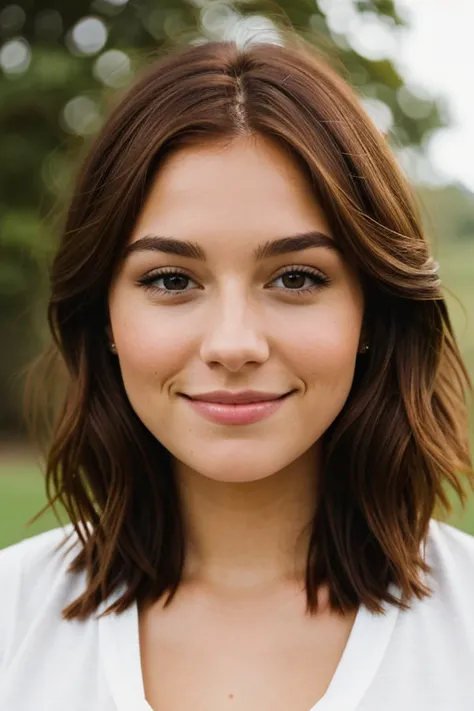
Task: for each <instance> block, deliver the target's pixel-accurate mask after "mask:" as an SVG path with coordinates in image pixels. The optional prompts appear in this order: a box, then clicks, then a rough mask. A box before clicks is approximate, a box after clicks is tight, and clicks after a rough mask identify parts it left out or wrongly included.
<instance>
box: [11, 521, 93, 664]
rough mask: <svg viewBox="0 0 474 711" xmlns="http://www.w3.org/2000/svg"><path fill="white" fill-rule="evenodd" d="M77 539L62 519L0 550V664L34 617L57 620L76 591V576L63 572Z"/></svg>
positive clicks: (77, 581) (70, 525)
mask: <svg viewBox="0 0 474 711" xmlns="http://www.w3.org/2000/svg"><path fill="white" fill-rule="evenodd" d="M79 543H80V542H79V540H78V538H77V536H76V533H75V531H74V527H73V525H72V524H67V525H65V526H61V527H58V528H54V529H52V530H50V531H45V532H44V533H40V534H37V535H35V536H32V537H31V538H26V539H24V540H22V541H20V542H19V543H15V544H13V545H11V546H8V547H7V548H4V549H2V550H0V668H1V667H2V665H3V663H4V662H5V659H6V658H7V657H8V656H9V655H11V654H13V652H14V650H15V648H16V647H17V646H18V645H19V643H20V642H21V640H22V639H23V638H24V637H25V636H26V634H27V632H28V630H29V629H30V628H31V627H32V626H33V625H35V624H36V623H37V621H38V620H40V619H45V618H48V617H49V618H50V619H51V621H53V618H54V619H57V620H58V621H59V620H60V619H61V618H60V610H61V609H62V608H63V607H64V606H65V605H67V603H68V601H69V600H72V599H74V597H75V596H76V595H75V594H77V593H78V592H79V589H80V586H81V585H82V584H83V580H81V576H75V575H73V574H68V571H67V568H68V566H69V564H70V562H71V561H72V560H73V559H74V557H75V556H76V555H77V553H78V552H79V550H80V549H79V547H78V544H79ZM73 596H74V597H73Z"/></svg>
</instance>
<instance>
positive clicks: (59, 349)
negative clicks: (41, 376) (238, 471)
mask: <svg viewBox="0 0 474 711" xmlns="http://www.w3.org/2000/svg"><path fill="white" fill-rule="evenodd" d="M249 134H260V135H263V136H267V137H269V138H271V139H273V140H275V141H278V142H279V144H280V145H281V146H282V147H283V148H284V149H285V150H289V151H290V153H291V154H292V155H293V156H294V157H295V159H296V160H297V161H298V162H299V165H300V166H301V170H303V171H304V172H305V174H306V175H307V178H308V180H309V181H310V184H311V185H312V189H313V190H314V196H315V198H316V199H317V200H318V201H319V203H320V204H321V206H322V208H323V210H324V212H325V215H326V217H327V220H328V223H329V226H330V228H331V230H332V232H333V234H334V235H335V236H336V237H337V240H338V242H339V244H340V245H341V248H342V250H343V253H344V254H345V257H346V258H347V259H348V260H349V261H350V262H351V264H353V265H354V266H355V267H356V268H357V270H358V273H359V274H360V277H361V280H362V284H363V289H364V293H365V302H366V312H365V315H364V326H365V328H367V332H368V334H369V341H370V350H369V351H368V353H367V354H364V355H360V356H358V361H357V364H356V369H355V375H354V381H353V385H352V388H351V391H350V394H349V396H348V398H347V401H346V403H345V405H344V407H343V409H342V411H341V412H340V413H339V415H338V416H337V417H336V419H335V421H334V422H333V423H332V424H331V426H330V427H329V428H328V430H327V431H326V432H325V433H324V436H323V437H324V440H323V442H324V447H323V450H324V461H323V469H322V472H321V478H320V481H319V482H318V487H319V492H320V496H319V500H318V506H317V510H316V511H315V512H314V518H313V521H312V529H311V538H310V544H309V548H308V555H307V564H306V597H307V609H308V610H310V611H311V613H313V612H314V611H316V610H317V596H316V593H317V589H318V586H319V585H320V584H322V583H326V584H327V585H328V588H329V593H330V606H331V609H333V610H334V611H339V612H341V613H345V612H349V611H352V610H354V609H356V608H357V607H358V605H359V604H361V603H362V604H365V605H366V606H367V607H368V608H369V609H370V610H371V611H373V612H376V613H381V612H383V605H382V603H383V602H385V601H386V602H389V603H392V604H395V605H399V606H400V607H401V608H403V609H407V608H408V607H409V602H410V600H411V599H412V598H413V597H414V596H416V597H417V598H418V599H423V598H424V597H425V596H429V595H430V594H432V590H431V589H430V588H429V586H428V585H427V584H426V580H424V574H425V573H429V572H431V568H430V566H429V565H428V563H427V562H426V560H425V558H424V556H423V555H422V543H423V542H424V541H425V540H426V538H427V536H428V533H429V528H430V519H431V518H434V517H435V515H437V514H436V512H437V509H438V507H439V506H441V507H443V508H444V509H445V511H447V512H450V511H451V503H450V496H449V495H448V494H447V492H446V487H451V488H452V489H454V491H455V492H456V494H457V495H458V497H459V498H460V500H461V503H462V505H463V506H464V505H465V499H466V491H465V486H466V484H467V483H469V486H470V487H471V488H472V486H473V477H474V472H473V470H472V460H471V455H470V451H469V437H468V413H469V409H468V404H467V394H468V391H472V383H471V380H470V378H469V374H468V372H467V369H466V366H465V365H464V363H463V361H462V357H461V354H460V351H459V347H458V345H457V343H456V339H455V335H454V333H453V329H452V325H451V322H450V318H449V314H448V311H447V307H446V304H445V301H444V298H443V295H442V290H441V284H440V279H439V276H438V273H437V266H438V265H437V264H436V262H434V261H433V259H432V256H431V255H430V249H429V244H428V240H427V238H426V236H425V235H424V233H423V229H422V226H421V221H420V216H419V214H418V208H417V205H416V202H415V200H414V198H413V196H412V194H411V191H410V189H409V187H408V185H407V183H406V180H405V178H404V177H403V175H402V173H401V171H400V170H399V168H398V165H397V162H396V160H395V159H394V157H393V156H392V154H391V152H390V149H389V147H388V145H387V143H386V141H385V139H384V137H383V136H382V135H381V134H380V133H379V131H378V130H377V129H376V128H375V126H374V125H373V124H372V123H371V121H370V119H369V118H368V117H367V115H366V114H365V112H364V110H363V109H362V107H361V105H360V101H359V99H358V97H357V95H356V94H355V92H354V91H353V90H352V89H351V88H350V86H349V85H348V84H347V83H346V81H345V80H344V79H343V78H341V77H340V76H339V73H338V72H336V71H335V70H333V69H332V68H331V67H330V66H329V64H328V63H327V62H326V61H325V60H321V58H320V57H319V54H318V53H317V52H316V50H313V49H312V48H311V46H310V45H309V43H307V42H306V41H304V40H301V39H298V38H297V37H294V38H293V39H290V38H288V39H287V41H286V43H285V44H283V43H282V44H273V43H265V42H260V43H257V42H254V43H252V44H251V45H249V46H240V47H239V46H238V45H236V44H235V43H234V42H228V41H223V42H208V43H206V44H201V45H196V46H185V47H181V48H179V49H175V50H174V51H172V52H170V53H168V54H166V55H164V56H162V57H160V58H159V59H158V60H156V61H154V62H153V63H152V65H151V66H150V67H148V68H147V70H146V72H145V73H144V74H143V75H141V76H140V77H138V79H137V80H136V81H135V83H134V84H133V85H132V86H131V88H130V89H129V90H128V91H127V92H126V93H125V94H124V95H123V96H122V97H121V99H120V101H119V102H118V104H117V105H116V106H115V108H113V110H112V111H111V113H110V116H109V118H108V120H107V121H106V123H105V125H104V126H103V128H102V130H101V131H100V132H99V134H98V136H97V137H96V138H95V140H94V141H93V143H92V147H91V148H90V150H89V152H88V154H87V156H86V159H85V160H84V162H83V164H82V167H81V169H80V171H79V175H78V177H77V182H76V185H75V188H74V191H73V195H72V199H71V202H70V205H69V210H68V213H67V218H66V220H65V225H64V229H63V230H62V234H61V236H60V241H59V246H58V249H57V252H56V254H55V257H54V260H53V264H52V267H51V274H50V280H51V296H50V301H49V305H48V312H47V316H48V323H49V328H50V331H51V334H52V342H51V345H50V346H49V350H47V351H46V353H45V354H43V358H44V360H42V361H41V362H42V363H43V364H44V363H47V365H48V367H49V366H51V365H52V366H54V367H53V369H52V370H50V371H49V372H50V375H51V374H52V373H54V372H55V368H56V366H57V367H59V368H60V370H61V369H62V372H63V374H64V376H65V377H64V378H63V379H62V380H61V381H60V382H61V390H60V392H59V390H58V391H55V393H56V396H58V406H57V407H55V408H53V410H54V413H53V421H52V426H51V428H50V433H49V440H48V442H49V443H48V445H47V449H46V468H45V476H46V489H47V497H48V504H47V505H46V507H44V509H42V510H41V511H40V512H39V514H37V516H36V517H35V519H33V520H36V518H37V517H38V516H40V515H41V514H42V513H43V512H44V511H45V510H46V509H47V508H48V507H52V508H53V511H54V512H55V513H56V510H55V503H56V502H57V501H59V502H60V503H61V504H62V506H63V507H64V509H65V510H66V512H67V515H68V516H69V518H70V520H71V522H72V524H73V526H72V528H71V532H72V533H74V531H75V533H76V534H77V537H78V538H79V540H80V542H81V546H80V552H79V553H78V555H77V556H76V557H75V558H74V560H73V561H72V563H71V565H70V568H69V570H70V571H75V572H81V571H85V572H86V573H87V585H86V587H85V590H84V592H83V593H82V594H81V595H80V597H78V598H77V599H76V600H75V601H73V602H72V603H71V604H69V605H68V606H67V607H66V608H65V609H64V610H63V611H62V614H63V617H64V619H73V618H77V619H86V618H87V617H88V616H89V615H91V614H92V613H93V612H95V611H96V610H97V607H98V606H99V604H100V603H101V602H104V601H105V600H106V599H107V598H108V596H109V595H111V594H112V593H114V592H115V591H117V590H118V589H119V590H122V589H123V590H124V592H123V594H122V595H121V596H120V597H118V599H117V600H116V601H115V602H114V604H112V605H109V607H108V608H107V609H106V610H105V612H104V613H102V614H110V613H112V612H116V613H119V612H122V611H123V610H125V609H127V607H129V606H130V605H131V604H133V603H134V602H138V603H139V602H140V601H141V600H144V599H145V598H147V599H159V598H160V597H161V596H162V595H163V594H164V593H165V592H167V593H168V598H167V601H166V604H169V602H170V601H171V599H172V597H173V596H174V594H175V592H176V590H177V588H178V586H179V583H180V578H181V574H182V569H183V561H184V556H185V537H184V532H183V524H182V517H181V511H180V506H179V497H178V489H177V486H176V482H175V481H174V479H173V475H172V459H171V455H170V453H169V452H168V450H166V449H165V447H164V446H163V445H162V444H161V443H160V442H159V441H158V440H157V439H156V438H155V437H154V436H153V435H152V434H151V433H150V432H149V430H148V429H147V428H146V427H145V425H144V424H143V423H142V422H141V420H140V419H139V418H138V416H137V415H136V413H135V412H134V410H133V408H132V406H131V404H130V402H129V400H128V398H127V396H126V393H125V390H124V386H123V383H122V380H121V376H120V370H119V365H118V363H117V358H116V356H114V355H113V354H112V353H111V352H110V350H109V348H108V342H107V338H106V326H107V323H108V305H107V304H108V290H109V287H110V284H111V281H112V278H113V275H114V274H115V270H116V269H117V267H118V265H119V264H120V260H121V256H122V252H123V248H124V246H125V244H126V243H127V241H128V239H129V236H130V234H131V231H132V229H133V227H134V224H135V222H136V219H137V216H138V214H139V212H140V209H141V207H142V205H143V203H144V200H145V198H146V196H147V191H148V190H149V188H150V185H151V184H152V181H153V179H154V177H155V176H156V172H157V171H159V170H160V162H161V161H162V160H163V158H164V157H165V156H166V155H169V154H170V152H171V151H179V150H180V149H181V148H182V147H185V146H191V145H193V144H203V142H204V141H206V140H210V141H213V140H216V139H223V140H231V139H232V138H234V137H237V136H245V135H249ZM51 359H52V360H51ZM51 379H52V383H53V386H54V384H55V382H58V381H57V379H56V376H55V375H52V378H51ZM27 391H28V386H27ZM47 392H48V393H49V396H48V397H49V400H48V403H49V404H50V403H51V402H52V401H53V400H52V398H53V394H52V392H53V390H52V389H50V390H48V391H47ZM45 409H46V408H45ZM31 421H32V420H30V424H31ZM33 421H36V420H34V418H33ZM315 476H316V474H315ZM56 515H57V514H56ZM392 583H393V584H395V585H396V586H398V587H399V590H400V591H401V593H402V595H401V597H400V596H399V595H393V594H392V592H390V589H391V587H392V586H391V584H392ZM122 586H124V587H122ZM392 589H393V588H392Z"/></svg>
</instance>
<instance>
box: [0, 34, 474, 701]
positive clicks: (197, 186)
mask: <svg viewBox="0 0 474 711" xmlns="http://www.w3.org/2000/svg"><path fill="white" fill-rule="evenodd" d="M48 317H49V324H50V328H51V332H52V334H53V337H54V343H55V352H56V355H57V360H58V362H59V363H63V364H65V366H66V369H67V385H66V386H65V389H64V391H63V392H62V393H61V394H62V398H63V399H62V406H61V409H60V410H59V411H58V413H57V417H56V422H55V428H54V432H53V436H52V441H51V444H50V448H49V451H48V456H47V472H46V473H47V482H48V487H49V488H48V493H49V497H50V502H51V505H53V504H54V502H55V501H58V500H59V501H60V502H62V504H63V506H64V507H65V508H66V511H67V514H68V516H69V518H70V520H71V523H68V524H67V525H65V526H63V525H61V526H59V527H58V528H55V529H54V530H52V531H49V532H47V533H43V534H41V535H37V536H34V537H32V538H30V539H27V540H24V541H22V542H20V543H17V544H16V545H13V546H10V547H9V548H7V549H6V550H5V551H3V553H2V555H1V556H0V580H1V592H0V601H1V608H0V609H1V614H0V625H1V633H0V662H1V665H2V666H1V669H2V672H1V673H2V676H1V692H0V701H1V703H0V707H1V708H2V709H15V711H23V710H25V711H26V710H28V711H29V710H30V709H31V710H33V709H35V711H38V710H39V709H44V710H46V709H47V711H59V710H60V709H61V711H63V709H66V708H67V709H68V711H83V709H88V711H92V710H97V711H99V709H100V711H112V710H117V709H118V710H120V711H129V710H131V709H133V710H137V711H145V710H147V709H148V710H150V709H154V710H155V711H177V710H178V709H182V708H185V707H186V706H187V705H192V708H193V709H195V711H204V710H206V711H222V709H224V708H229V709H233V711H250V710H252V711H253V710H254V709H261V710H266V709H271V710H272V711H288V709H291V710H292V711H310V710H311V711H339V710H341V711H342V710H344V711H356V709H357V711H380V709H384V711H395V710H396V711H399V709H401V708H403V709H404V711H415V710H416V711H420V710H421V709H427V710H428V709H429V710H430V711H433V709H438V711H440V710H443V711H453V709H456V711H468V709H469V710H470V709H472V708H473V706H474V696H473V691H472V674H473V672H472V670H473V668H474V602H473V600H472V590H473V589H474V538H473V537H471V536H468V535H467V534H465V533H462V532H459V531H457V530H456V529H454V528H453V527H451V526H449V525H447V524H446V523H444V522H442V521H441V520H440V518H439V516H438V514H437V512H438V509H439V507H440V506H441V507H444V509H445V510H446V511H449V502H448V499H447V496H446V492H445V487H446V485H449V486H450V487H452V488H454V490H455V491H456V492H457V493H458V495H459V496H460V498H461V501H463V502H464V497H465V491H464V487H465V486H468V485H469V486H472V482H473V471H472V463H471V460H470V454H469V445H468V436H467V432H468V430H467V407H466V393H467V391H468V390H469V388H470V381H469V377H468V374H467V372H466V369H465V366H464V364H463V362H462V360H461V357H460V353H459V349H458V346H457V344H456V340H455V337H454V335H453V331H452V327H451V323H450V319H449V315H448V312H447V309H446V305H445V302H444V300H443V296H442V291H441V286H440V281H439V278H438V274H437V265H436V263H435V262H434V261H433V259H432V257H431V255H430V250H429V245H428V243H427V239H426V237H425V235H424V234H423V232H422V228H421V226H420V219H419V216H418V214H417V209H416V206H415V203H414V200H413V198H412V196H411V194H410V191H409V188H408V187H407V185H406V184H405V181H404V179H403V177H402V175H401V174H400V172H399V170H398V168H397V165H396V162H395V160H394V158H393V157H392V156H391V154H390V152H389V149H388V148H387V145H386V144H385V142H384V139H383V138H382V137H381V136H380V135H379V133H378V132H377V130H376V129H375V128H374V127H373V126H372V124H371V122H370V120H369V119H368V118H367V117H366V115H365V114H364V112H363V110H362V109H361V108H360V106H359V102H358V99H357V98H356V96H355V94H354V93H353V92H352V90H351V89H350V88H349V87H348V86H347V85H346V84H345V82H344V81H343V80H342V79H340V78H339V77H338V76H337V75H336V74H335V73H334V72H333V71H332V70H331V69H330V68H328V67H327V66H326V65H325V64H324V63H323V62H321V61H320V60H319V59H318V58H317V56H316V54H315V53H314V52H312V51H311V50H310V49H309V48H308V47H307V46H305V44H303V43H301V42H299V41H298V40H296V39H294V40H292V41H290V40H289V41H288V42H287V43H286V44H285V46H280V45H275V44H265V43H262V44H253V45H251V46H249V47H246V48H241V49H239V48H238V47H237V46H235V45H234V44H233V43H231V42H222V43H219V42H216V43H214V42H211V43H208V44H205V45H200V46H194V47H187V48H183V49H180V50H176V51H174V52H172V53H170V54H169V55H168V56H166V57H163V58H161V59H160V60H159V61H158V62H156V63H155V64H154V65H153V66H152V67H151V68H150V69H149V70H148V71H147V73H146V75H144V76H142V77H141V78H140V79H139V80H138V81H137V82H136V83H135V84H134V86H133V87H132V88H131V89H130V90H129V91H128V92H127V94H126V95H125V96H124V97H123V98H122V100H121V101H120V103H119V104H118V106H117V107H116V108H115V109H114V110H113V111H112V113H111V116H110V117H109V119H108V121H107V122H106V124H105V126H104V127H103V129H102V131H101V132H100V135H99V136H98V137H97V139H96V141H95V143H94V144H93V146H92V148H91V149H90V152H89V155H88V158H87V159H86V161H85V163H84V165H83V168H82V170H81V172H80V175H79V177H78V180H77V184H76V187H75V191H74V195H73V197H72V201H71V204H70V208H69V212H68V217H67V222H66V225H65V228H64V231H63V234H62V238H61V241H60V245H59V248H58V251H57V254H56V256H55V259H54V263H53V267H52V271H51V300H50V303H49V311H48ZM437 516H438V517H437ZM65 543H66V545H64V544H65Z"/></svg>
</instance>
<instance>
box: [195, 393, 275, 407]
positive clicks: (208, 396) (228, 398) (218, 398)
mask: <svg viewBox="0 0 474 711" xmlns="http://www.w3.org/2000/svg"><path fill="white" fill-rule="evenodd" d="M284 395H288V392H286V393H269V392H264V391H263V390H241V391H240V392H232V391H230V390H213V391H212V392H209V393H199V395H187V397H189V398H191V400H205V401H206V402H221V403H225V404H238V403H248V402H262V401H264V400H278V398H280V397H283V396H284Z"/></svg>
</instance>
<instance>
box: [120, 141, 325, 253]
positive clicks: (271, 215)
mask: <svg viewBox="0 0 474 711" xmlns="http://www.w3.org/2000/svg"><path fill="white" fill-rule="evenodd" d="M309 230H319V231H322V232H325V233H326V234H327V233H328V232H329V227H328V224H327V220H326V217H325V215H324V213H323V211H322V208H321V207H320V205H319V204H318V202H317V199H316V197H315V195H314V192H313V191H312V189H311V186H310V184H309V182H308V181H307V178H306V176H305V175H304V173H303V171H302V170H301V168H300V166H299V165H298V163H297V161H296V160H295V159H294V158H293V157H292V156H291V155H290V154H289V153H288V152H287V151H285V150H284V149H283V148H282V147H281V146H280V145H278V144H277V143H274V142H273V141H270V140H269V139H266V138H262V137H254V136H252V137H250V138H238V139H235V140H232V141H227V142H225V143H224V142H219V143H212V144H204V145H201V146H193V147H189V148H185V149H181V150H179V151H178V152H176V153H174V154H171V155H170V156H168V157H167V158H166V159H165V160H164V162H163V163H162V164H161V166H160V167H159V169H158V171H157V174H156V176H155V179H154V181H153V184H152V186H151V189H150V191H149V194H148V196H147V199H146V201H145V204H144V206H143V208H142V210H141V213H140V215H139V218H138V220H137V223H136V227H135V230H134V232H133V235H132V237H131V241H132V242H133V241H135V240H137V239H140V238H141V237H143V236H144V235H146V234H162V235H167V234H169V235H173V236H176V237H178V238H181V239H193V240H198V241H199V242H200V243H202V242H205V243H207V244H208V246H209V248H212V246H219V245H222V244H223V243H225V244H227V246H229V245H230V244H235V243H236V241H237V240H238V242H237V243H238V244H239V246H240V247H242V248H243V249H245V247H246V246H248V247H250V246H251V245H252V246H253V245H254V243H255V241H256V240H258V241H261V240H262V238H264V239H265V238H267V239H271V238H275V236H278V235H282V236H283V235H286V234H288V235H289V234H295V233H300V232H306V231H309ZM247 243H248V244H247Z"/></svg>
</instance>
